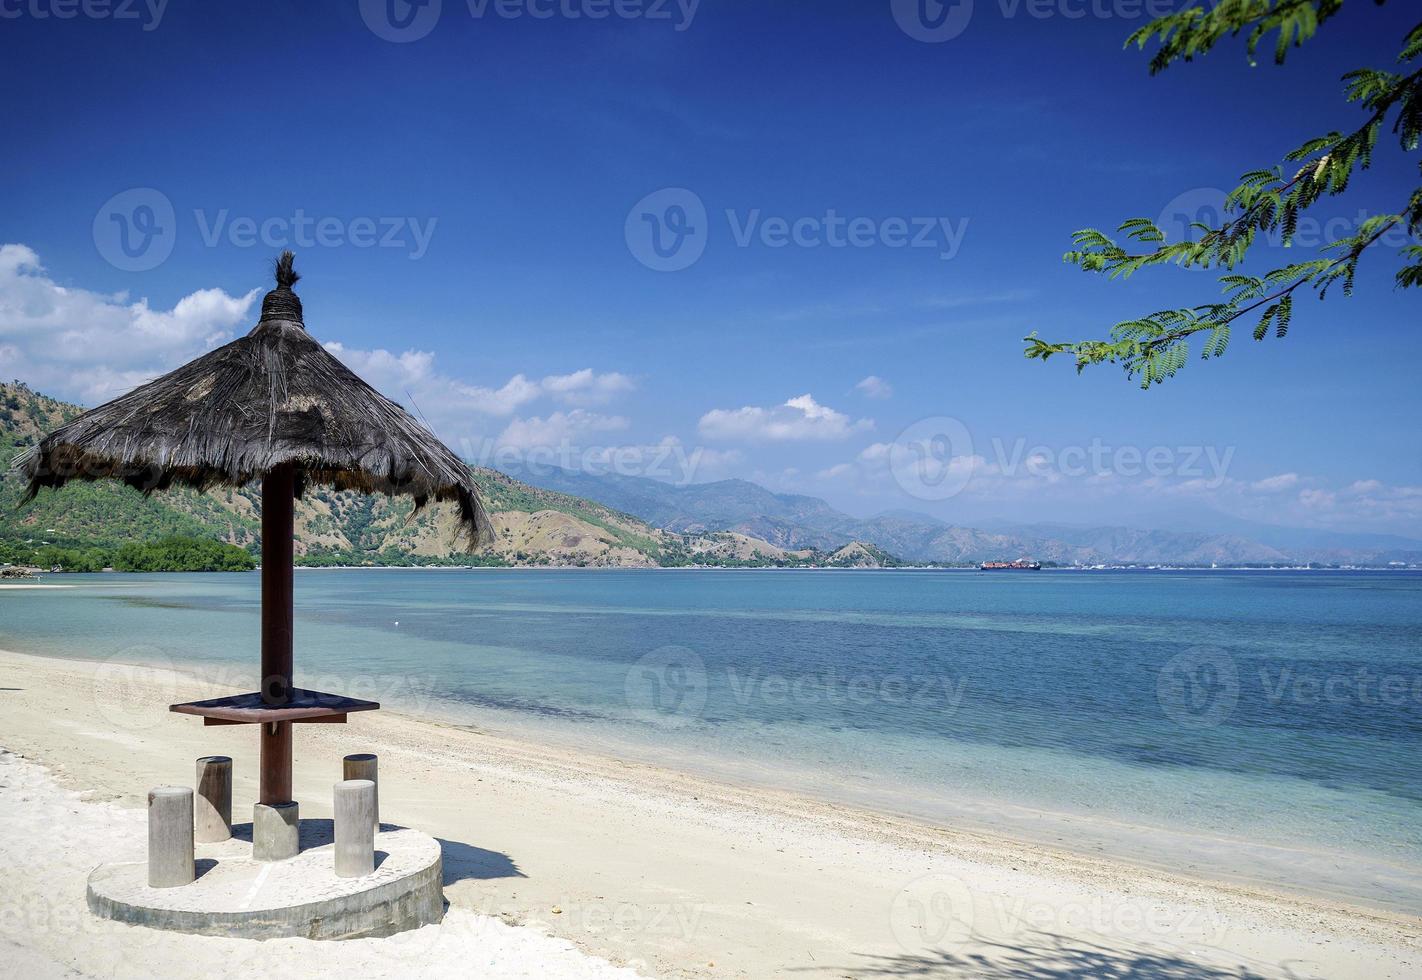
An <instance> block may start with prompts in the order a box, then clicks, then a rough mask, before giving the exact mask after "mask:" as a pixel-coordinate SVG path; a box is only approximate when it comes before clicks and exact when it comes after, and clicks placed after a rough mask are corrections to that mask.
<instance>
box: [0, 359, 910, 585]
mask: <svg viewBox="0 0 1422 980" xmlns="http://www.w3.org/2000/svg"><path fill="white" fill-rule="evenodd" d="M80 411H81V409H80V408H79V407H78V406H75V405H70V404H66V403H64V402H60V401H57V400H55V399H53V398H48V397H46V396H44V395H41V394H38V393H36V392H35V391H33V390H31V389H30V388H29V387H27V386H25V385H24V384H21V383H19V382H15V383H12V384H0V446H3V454H0V463H3V464H4V468H3V471H0V562H10V563H14V564H33V565H38V566H40V567H56V566H58V567H63V568H65V569H67V570H73V571H80V570H86V571H87V570H97V569H98V568H102V567H105V566H112V567H115V568H121V569H123V568H127V569H133V570H157V569H159V568H173V569H175V570H189V569H191V568H192V567H194V565H197V566H198V567H215V568H227V567H232V568H238V567H246V565H249V564H250V563H251V561H252V560H253V559H254V557H255V556H258V555H259V542H260V532H261V500H260V495H259V494H257V493H255V492H254V491H253V490H252V489H251V488H243V489H240V490H221V491H213V492H211V493H207V494H200V493H196V492H194V491H192V490H187V489H175V490H171V491H165V492H163V493H156V494H153V495H151V496H148V497H145V496H144V495H143V494H141V493H139V492H138V491H136V490H133V489H131V488H129V487H125V486H122V485H121V484H117V483H113V482H110V481H102V482H98V483H71V484H70V485H68V486H66V487H64V488H63V489H62V490H58V491H50V490H46V491H43V492H41V493H40V495H39V497H38V498H36V499H35V500H34V501H32V502H30V503H29V504H26V505H24V506H20V500H21V498H22V496H23V493H24V481H23V480H22V479H21V478H20V476H19V475H18V474H16V473H14V472H12V471H11V470H10V463H11V461H12V460H13V458H14V456H15V455H17V454H18V453H19V452H20V451H22V450H23V449H24V448H25V447H27V446H30V445H33V444H34V443H35V442H36V441H37V440H38V439H39V438H40V437H41V436H42V435H43V434H44V433H46V432H49V431H51V430H52V429H54V428H55V427H56V426H59V425H61V424H63V423H64V422H66V421H68V420H69V419H71V418H73V417H74V416H76V415H77V414H79V412H80ZM474 475H475V478H476V479H477V480H478V481H479V484H480V486H482V487H483V489H484V499H485V504H486V507H487V509H488V511H489V513H490V516H491V518H492V521H493V525H494V541H493V543H492V544H490V545H488V546H486V547H485V548H483V549H481V550H480V551H479V552H478V553H477V554H472V555H471V554H467V553H464V552H462V551H456V550H453V549H452V548H451V547H450V542H451V541H452V540H453V538H454V535H453V531H454V523H455V515H454V512H453V510H452V509H451V508H450V507H447V506H442V505H436V506H432V507H430V508H428V509H426V510H425V511H423V512H421V513H420V514H418V515H415V514H413V510H414V507H413V504H412V503H411V502H410V501H409V500H407V499H403V498H396V499H392V498H387V497H379V496H376V497H369V496H365V495H362V494H356V493H350V492H346V493H336V492H333V491H331V490H328V489H324V488H320V487H313V488H312V489H311V490H310V491H308V493H307V494H306V496H305V498H304V499H302V500H301V501H299V502H298V504H297V515H296V526H297V531H296V536H297V542H296V550H297V561H298V562H299V563H301V564H305V565H317V566H322V565H559V566H609V567H652V566H688V565H710V566H718V567H766V566H788V567H810V566H821V565H830V566H841V567H842V566H848V565H853V566H855V567H863V566H872V565H877V564H891V563H893V559H892V558H891V557H889V556H888V555H887V554H884V553H883V552H880V551H878V550H877V549H873V550H872V552H871V551H864V550H859V551H856V552H855V554H854V555H853V556H852V559H851V557H850V556H847V555H844V554H838V553H831V552H829V551H819V550H816V549H813V548H804V549H799V550H787V549H785V548H783V547H778V546H776V545H773V544H770V543H768V542H766V541H763V540H760V539H757V538H755V537H748V536H746V535H740V534H729V533H724V532H702V533H678V532H675V531H667V530H663V529H661V528H656V527H653V526H651V525H649V524H647V523H646V522H645V521H643V520H640V519H638V518H636V517H633V516H631V515H629V514H624V513H621V512H620V511H616V510H613V509H611V508H609V507H606V506H603V505H602V504H599V503H594V502H593V501H590V500H585V499H583V498H581V497H575V496H572V495H570V494H566V493H560V492H558V491H556V490H545V489H542V488H539V487H534V486H530V485H528V484H526V483H521V482H519V481H518V480H515V479H513V478H511V477H509V476H506V475H504V474H502V473H499V472H497V471H494V470H488V469H476V470H475V471H474ZM215 544H221V545H226V546H231V548H230V549H227V550H224V549H221V548H219V549H216V550H214V549H213V545H215ZM136 545H143V546H145V547H146V549H147V550H146V551H142V552H140V551H137V550H135V546H136Z"/></svg>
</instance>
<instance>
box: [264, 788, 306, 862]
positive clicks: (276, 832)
mask: <svg viewBox="0 0 1422 980" xmlns="http://www.w3.org/2000/svg"><path fill="white" fill-rule="evenodd" d="M300 850H301V808H300V807H299V806H298V805H297V804H296V803H295V802H290V803H256V804H253V806H252V857H253V859H254V860H257V861H285V860H286V859H287V858H294V857H296V855H297V853H298V852H299V851H300Z"/></svg>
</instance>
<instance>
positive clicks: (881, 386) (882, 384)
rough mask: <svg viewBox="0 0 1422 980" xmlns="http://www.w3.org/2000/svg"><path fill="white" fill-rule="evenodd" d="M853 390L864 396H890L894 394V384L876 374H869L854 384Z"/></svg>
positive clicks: (882, 397)
mask: <svg viewBox="0 0 1422 980" xmlns="http://www.w3.org/2000/svg"><path fill="white" fill-rule="evenodd" d="M854 389H855V391H858V392H859V393H860V394H862V395H864V397H866V398H879V399H884V398H892V397H893V396H894V386H893V385H891V384H889V383H888V382H887V381H885V380H884V379H883V378H881V377H879V376H878V375H877V374H871V375H869V376H868V377H867V378H865V379H864V380H862V381H860V382H859V383H858V384H857V385H855V386H854Z"/></svg>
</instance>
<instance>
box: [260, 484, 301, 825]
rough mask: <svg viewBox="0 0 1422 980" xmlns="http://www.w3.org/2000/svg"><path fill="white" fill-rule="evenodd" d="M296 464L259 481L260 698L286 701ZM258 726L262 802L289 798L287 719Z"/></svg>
mask: <svg viewBox="0 0 1422 980" xmlns="http://www.w3.org/2000/svg"><path fill="white" fill-rule="evenodd" d="M295 500H296V468H295V467H294V466H293V465H292V464H290V463H285V464H282V465H281V466H278V467H276V468H275V469H273V470H272V471H271V472H270V473H268V474H267V475H266V477H264V478H263V480H262V700H264V701H265V702H266V703H267V704H272V705H279V704H286V703H287V700H288V697H289V694H290V692H291V671H292V655H291V633H292V597H291V579H292V534H293V530H294V527H293V525H294V511H295ZM261 730H262V735H261V739H262V779H261V795H260V800H261V802H262V803H266V804H269V805H270V804H276V803H287V802H290V801H291V722H289V721H279V722H269V723H267V724H264V725H262V726H261Z"/></svg>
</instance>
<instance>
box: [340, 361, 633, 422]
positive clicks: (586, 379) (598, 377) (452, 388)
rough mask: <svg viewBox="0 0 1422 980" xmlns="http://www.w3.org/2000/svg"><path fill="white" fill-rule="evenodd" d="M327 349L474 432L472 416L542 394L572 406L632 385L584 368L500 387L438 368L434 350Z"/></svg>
mask: <svg viewBox="0 0 1422 980" xmlns="http://www.w3.org/2000/svg"><path fill="white" fill-rule="evenodd" d="M326 349H327V350H329V351H330V352H331V353H333V354H335V355H336V356H337V357H339V358H340V359H341V361H342V363H344V364H345V365H346V366H347V367H349V368H350V369H351V370H352V371H354V372H355V373H356V374H358V375H360V376H361V377H362V378H364V379H365V380H366V381H367V382H369V383H370V384H371V385H373V386H374V387H375V388H378V389H379V390H380V391H382V392H384V393H385V394H386V395H388V396H389V397H391V398H393V399H395V400H396V401H402V402H403V401H410V400H413V402H414V407H416V408H418V410H419V411H420V412H421V413H424V414H425V415H426V418H427V420H428V421H429V424H430V425H431V426H433V427H434V428H435V430H436V431H439V432H446V433H449V434H451V435H455V436H460V437H465V438H468V437H469V436H470V435H471V432H470V426H471V422H474V421H477V420H474V419H471V416H494V417H498V418H506V417H508V416H510V415H513V414H514V413H516V412H517V411H519V409H521V408H523V407H524V406H526V405H529V404H531V403H533V402H536V401H538V400H539V399H542V398H547V399H549V400H551V401H554V402H557V403H560V404H563V405H572V406H590V405H602V404H605V403H607V402H608V401H610V400H611V399H612V398H614V397H615V396H617V395H619V394H621V393H623V392H627V391H631V390H632V389H633V388H634V387H635V385H634V383H633V381H632V379H631V378H629V377H628V376H627V375H625V374H620V373H618V372H616V371H609V372H606V373H598V372H596V371H594V370H592V368H583V369H582V370H580V371H574V372H573V373H572V374H550V375H547V376H546V377H543V378H538V379H533V378H529V377H527V376H526V375H524V374H515V375H514V376H513V377H511V378H509V380H507V381H505V382H504V383H503V384H502V385H500V386H499V387H497V388H491V387H487V386H484V385H478V384H471V383H469V382H467V381H462V380H460V379H458V378H454V377H451V376H449V375H446V374H442V373H440V372H439V371H437V370H436V369H435V355H434V354H433V353H431V352H429V351H420V350H407V351H404V352H403V353H400V354H396V353H393V352H391V351H388V350H384V349H381V348H377V349H375V350H360V349H357V348H352V347H346V346H345V345H344V344H341V343H339V342H338V341H330V342H328V343H327V344H326Z"/></svg>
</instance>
